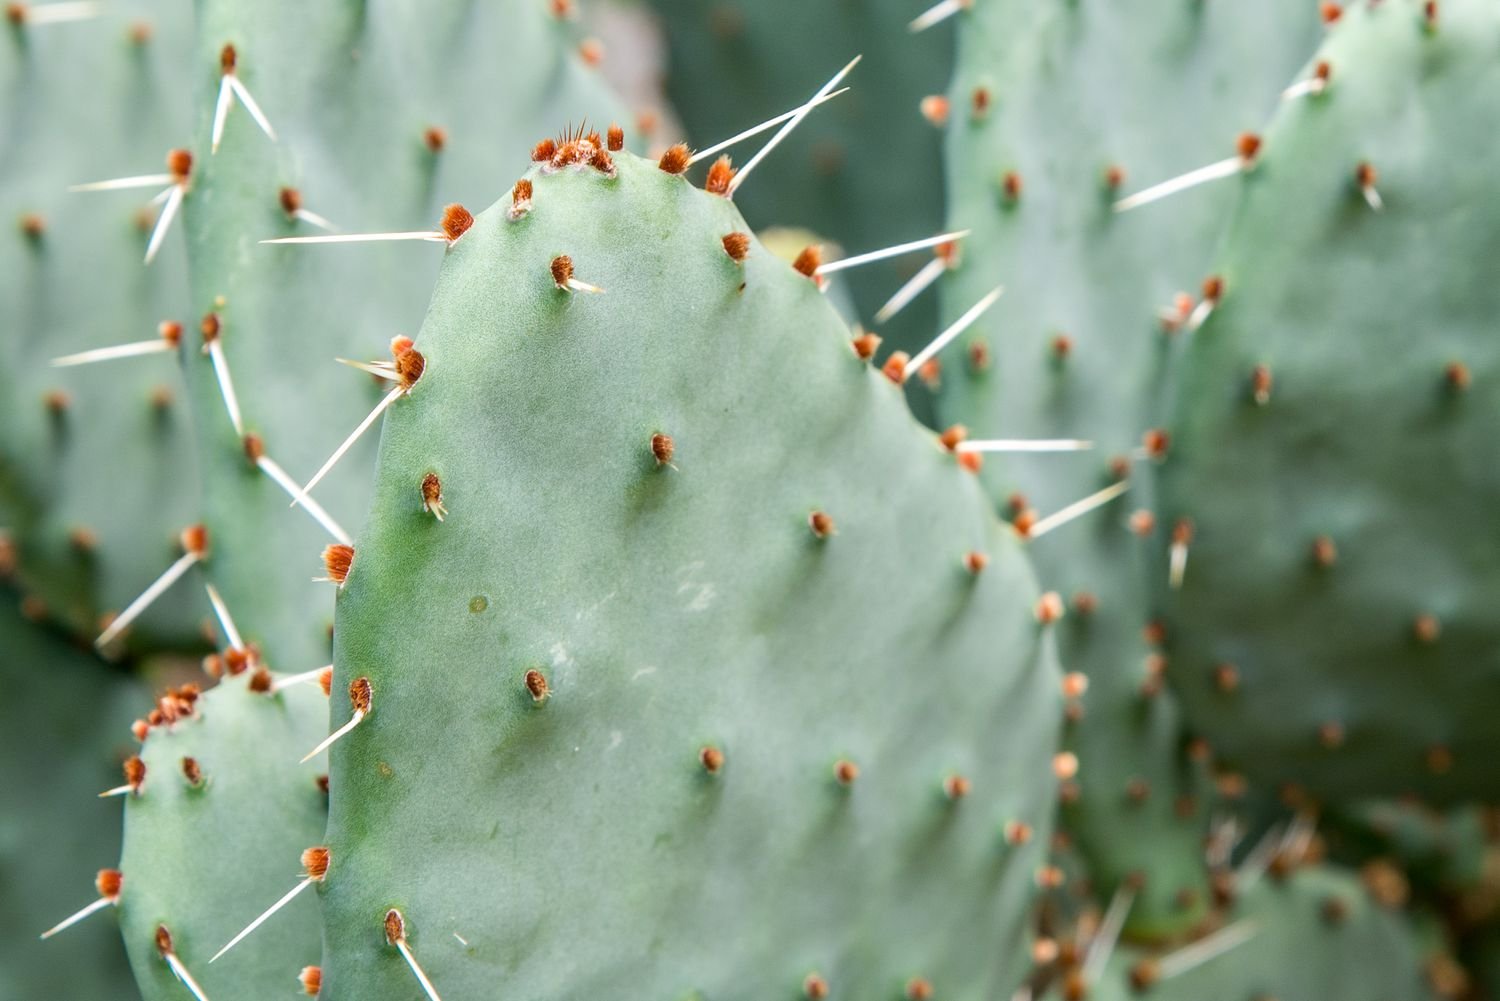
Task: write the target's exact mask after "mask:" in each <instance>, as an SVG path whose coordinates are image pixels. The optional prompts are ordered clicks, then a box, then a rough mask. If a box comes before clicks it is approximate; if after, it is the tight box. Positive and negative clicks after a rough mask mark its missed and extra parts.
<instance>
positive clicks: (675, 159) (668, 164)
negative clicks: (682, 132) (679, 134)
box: [656, 143, 693, 174]
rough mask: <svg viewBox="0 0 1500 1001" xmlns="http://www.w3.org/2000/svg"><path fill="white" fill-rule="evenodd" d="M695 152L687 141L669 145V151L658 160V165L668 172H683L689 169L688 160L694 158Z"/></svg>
mask: <svg viewBox="0 0 1500 1001" xmlns="http://www.w3.org/2000/svg"><path fill="white" fill-rule="evenodd" d="M692 158H693V154H692V152H691V151H690V150H689V149H688V147H687V144H686V143H677V144H675V145H673V146H668V147H667V151H666V152H665V153H663V154H662V155H661V159H660V160H658V161H657V164H656V165H657V166H658V167H660V168H661V169H662V170H664V171H666V172H667V173H668V174H681V173H682V172H683V171H685V170H687V169H688V162H689V161H690V160H692Z"/></svg>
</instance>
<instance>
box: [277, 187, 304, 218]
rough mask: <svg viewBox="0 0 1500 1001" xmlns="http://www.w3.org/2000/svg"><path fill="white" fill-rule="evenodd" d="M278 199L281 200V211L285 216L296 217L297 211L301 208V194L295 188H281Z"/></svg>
mask: <svg viewBox="0 0 1500 1001" xmlns="http://www.w3.org/2000/svg"><path fill="white" fill-rule="evenodd" d="M278 197H279V198H280V200H281V211H283V212H285V213H286V214H287V215H296V214H297V210H298V209H300V208H301V207H302V192H300V191H298V190H297V189H296V188H282V189H281V193H280V194H279V195H278Z"/></svg>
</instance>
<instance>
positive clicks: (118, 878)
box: [94, 869, 125, 900]
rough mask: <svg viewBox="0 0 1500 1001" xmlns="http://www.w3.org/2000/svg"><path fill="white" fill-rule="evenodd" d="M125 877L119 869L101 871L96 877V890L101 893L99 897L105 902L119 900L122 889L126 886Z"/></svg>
mask: <svg viewBox="0 0 1500 1001" xmlns="http://www.w3.org/2000/svg"><path fill="white" fill-rule="evenodd" d="M124 882H125V877H124V876H123V875H121V873H120V870H118V869H100V870H99V874H98V875H97V876H95V877H94V889H96V890H98V891H99V896H101V897H103V898H104V899H105V900H117V899H119V896H120V887H121V886H122V885H123V884H124Z"/></svg>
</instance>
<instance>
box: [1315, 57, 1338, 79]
mask: <svg viewBox="0 0 1500 1001" xmlns="http://www.w3.org/2000/svg"><path fill="white" fill-rule="evenodd" d="M1331 76H1333V64H1332V63H1330V62H1329V61H1328V60H1326V59H1320V60H1318V64H1317V65H1316V66H1314V67H1313V77H1314V78H1315V79H1317V80H1321V81H1322V82H1323V83H1325V84H1326V83H1327V82H1328V78H1329V77H1331Z"/></svg>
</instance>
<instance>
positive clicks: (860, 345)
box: [850, 334, 880, 361]
mask: <svg viewBox="0 0 1500 1001" xmlns="http://www.w3.org/2000/svg"><path fill="white" fill-rule="evenodd" d="M850 344H851V345H852V346H853V348H854V354H855V356H856V357H857V358H859V360H860V361H869V360H870V359H871V358H874V357H875V352H876V351H878V350H880V338H879V337H878V336H877V335H875V334H860V335H859V336H858V337H856V338H854V340H852V341H851V342H850Z"/></svg>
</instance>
